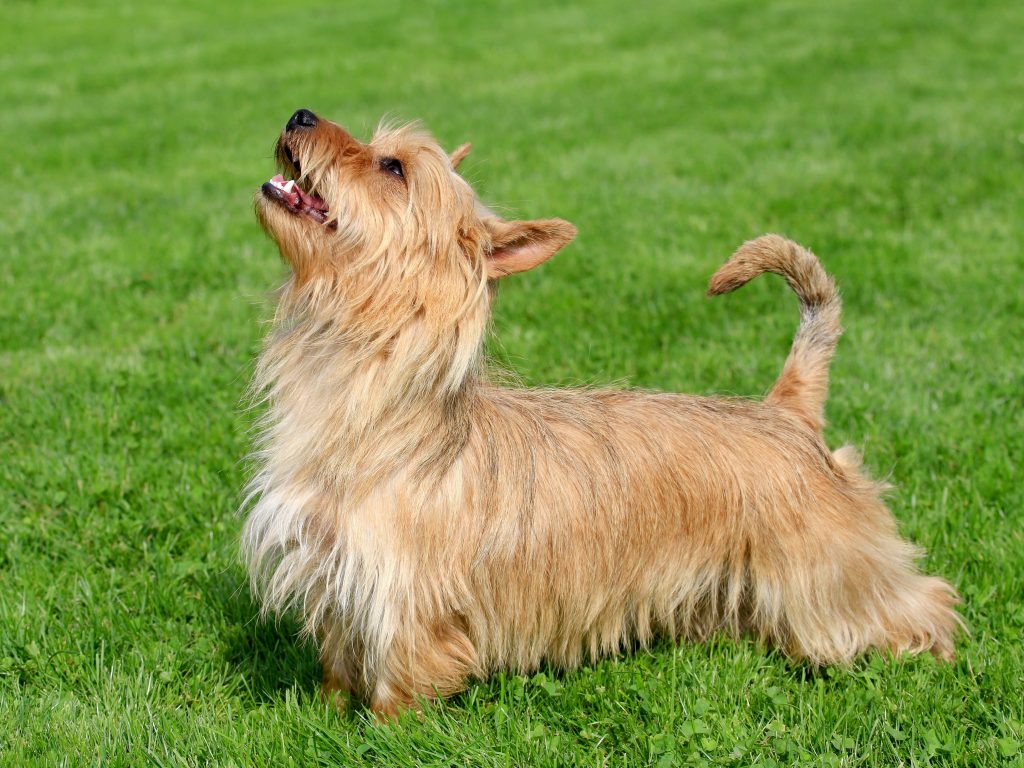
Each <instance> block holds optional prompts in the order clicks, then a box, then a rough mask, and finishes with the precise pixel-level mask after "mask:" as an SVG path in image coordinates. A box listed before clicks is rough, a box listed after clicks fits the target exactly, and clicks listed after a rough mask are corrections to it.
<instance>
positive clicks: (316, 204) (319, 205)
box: [295, 185, 327, 211]
mask: <svg viewBox="0 0 1024 768" xmlns="http://www.w3.org/2000/svg"><path fill="white" fill-rule="evenodd" d="M295 191H296V192H298V193H299V197H301V198H302V203H303V205H305V206H306V207H307V208H313V209H314V210H317V211H326V210H327V204H326V203H325V202H324V201H323V200H321V199H320V198H319V197H317V196H316V195H307V194H306V193H305V192H303V191H302V190H301V189H299V187H298V185H296V186H295Z"/></svg>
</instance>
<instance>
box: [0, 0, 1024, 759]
mask: <svg viewBox="0 0 1024 768" xmlns="http://www.w3.org/2000/svg"><path fill="white" fill-rule="evenodd" d="M351 5H352V7H349V8H345V7H342V6H341V5H337V6H335V5H332V4H315V5H306V6H304V7H299V6H298V5H297V4H282V3H270V2H266V0H254V2H250V3H245V4H242V3H238V4H237V6H236V7H231V6H230V5H228V4H227V3H223V2H217V1H216V0H204V2H198V1H192V2H178V3H158V4H148V5H147V4H126V3H121V2H109V1H102V2H101V1H96V2H88V3H86V2H81V1H79V2H75V3H56V2H49V1H41V2H30V1H29V0H9V1H8V2H5V3H4V4H3V5H2V7H0V22H2V23H0V44H2V48H3V51H4V55H3V57H2V58H0V104H2V105H3V109H2V111H0V146H2V147H4V149H5V150H6V174H5V175H6V182H5V183H4V184H3V186H2V188H0V210H2V211H3V215H2V217H0V763H2V764H3V765H11V766H21V765H41V766H43V765H45V766H51V765H69V766H70V765H96V766H126V765H157V766H185V765H223V766H241V765H260V766H263V765H268V766H269V765H274V766H288V765H315V764H321V765H361V764H367V765H481V766H482V765H495V766H505V765H509V766H528V765H529V766H532V765H577V764H578V765H616V766H618V765H629V766H639V765H652V764H653V765H658V766H668V765H736V766H747V765H764V766H771V765H776V766H789V765H815V766H840V765H843V766H846V765H850V766H854V765H857V766H881V765H905V766H924V765H935V766H997V765H998V766H1006V765H1010V766H1012V765H1021V764H1024V746H1022V743H1024V697H1022V696H1021V680H1022V678H1024V651H1022V646H1021V637H1022V630H1024V593H1022V586H1021V585H1022V577H1021V574H1022V573H1024V533H1022V531H1024V526H1022V525H1021V510H1022V508H1024V491H1022V488H1024V483H1022V479H1021V461H1022V456H1024V362H1022V361H1024V292H1022V289H1021V286H1022V284H1024V256H1022V254H1021V246H1020V243H1021V242H1022V240H1024V217H1022V216H1021V212H1022V211H1024V172H1022V168H1024V132H1022V131H1024V128H1022V126H1024V101H1022V100H1021V99H1020V98H1018V97H1019V94H1020V93H1021V89H1022V87H1024V66H1021V63H1022V61H1024V34H1022V31H1024V6H1022V5H1021V4H1020V3H1019V2H1015V1H1014V0H997V1H993V2H988V1H986V2H978V3H966V2H964V3H952V2H938V3H935V2H924V1H923V0H908V1H907V2H903V3H894V2H884V1H883V0H841V1H839V2H834V3H828V4H821V3H812V2H796V1H794V0H785V1H784V2H780V3H772V4H766V3H761V2H754V0H726V2H720V3H711V2H701V3H696V2H689V3H686V4H681V3H678V2H674V0H660V1H659V2H651V3H645V4H643V5H642V6H637V7H636V8H634V9H632V10H626V9H625V7H624V6H622V5H621V4H618V3H612V2H608V1H605V0H602V1H601V2H595V3H588V4H586V5H582V4H580V5H563V4H559V5H558V6H557V7H551V6H552V5H553V4H549V3H541V2H534V1H533V0H530V2H525V1H524V2H518V3H515V4H509V3H498V4H493V5H492V4H489V3H475V4H455V3H452V4H450V5H448V4H445V3H441V2H426V3H420V4H416V5H415V6H412V5H409V6H408V7H404V6H401V5H399V4H398V3H395V2H390V1H388V0H384V1H382V2H376V3H362V4H351ZM299 106H308V107H311V108H313V109H315V110H317V111H320V112H323V113H324V114H327V115H329V116H332V117H336V118H338V119H339V120H342V121H343V122H345V123H346V124H347V125H349V126H350V127H352V128H353V129H354V130H356V131H357V132H362V133H364V135H365V132H366V131H367V130H368V129H370V128H372V126H373V125H374V124H375V122H376V121H377V119H378V118H379V117H380V116H381V115H383V114H385V113H388V114H391V115H393V116H397V117H401V118H407V117H420V118H423V119H424V121H425V122H426V124H427V125H428V126H429V127H430V128H431V129H432V130H433V131H434V132H435V133H436V134H437V135H438V136H439V137H440V138H441V140H442V141H443V142H444V143H446V144H447V145H448V146H454V145H456V144H457V143H459V142H462V141H465V140H471V141H473V142H474V143H475V145H476V150H475V152H474V155H473V156H471V158H470V159H469V160H468V161H467V162H466V164H465V166H464V167H465V169H466V174H467V175H468V177H469V178H470V179H472V180H473V181H474V182H475V183H476V184H477V186H478V189H479V190H480V191H481V193H482V195H483V196H484V198H485V199H487V200H489V201H492V202H494V203H499V204H502V205H505V206H507V207H508V210H510V211H511V212H514V213H516V214H518V215H521V216H547V215H559V216H564V217H566V218H568V219H570V220H572V221H574V222H575V223H576V224H578V225H579V227H580V231H581V234H580V237H579V239H578V241H577V243H576V244H575V245H573V246H572V247H571V248H570V249H568V250H567V251H566V252H565V253H563V254H561V255H560V256H559V257H558V258H556V259H555V260H554V261H552V262H551V263H550V264H549V265H547V266H545V267H544V268H542V269H541V270H538V271H537V272H536V273H533V274H530V275H526V276H523V277H522V278H516V279H512V280H509V281H507V285H506V286H505V288H504V290H503V292H502V296H501V300H500V302H499V305H498V307H497V315H496V321H495V325H496V331H497V340H496V341H495V342H494V343H493V345H492V346H493V350H494V353H495V355H496V356H497V357H498V358H500V359H501V360H503V361H505V362H507V363H508V364H510V365H512V366H513V367H514V368H516V369H517V370H518V371H519V372H520V373H521V374H522V376H523V378H524V379H526V380H527V381H529V382H531V383H570V382H578V381H588V382H618V381H622V380H627V381H629V382H630V383H631V384H632V385H635V386H641V387H654V388H662V389H672V390H684V391H695V392H734V393H742V394H750V395H757V394H760V393H761V392H763V391H764V390H765V389H766V388H767V387H768V386H769V384H770V383H771V381H772V380H773V378H774V376H775V375H776V374H777V372H778V370H779V369H780V366H781V364H782V361H783V358H784V356H785V353H786V349H787V347H788V345H789V340H790V338H791V336H792V333H793V331H794V329H795V327H796V322H797V313H796V302H795V300H794V299H793V297H792V296H791V295H789V294H788V292H787V291H786V290H785V288H784V287H783V286H782V285H781V283H780V282H779V281H777V280H768V279H763V280H760V281H757V282H756V283H755V284H752V285H751V286H749V287H748V288H745V289H744V290H743V291H741V292H740V293H738V294H736V295H734V296H729V297H727V298H724V299H720V300H715V301H710V300H706V299H704V298H703V297H702V292H703V288H704V285H705V281H706V279H707V278H708V277H709V276H710V274H711V273H712V271H713V270H714V269H715V267H716V266H717V265H718V264H719V263H720V262H721V261H722V260H723V259H724V258H725V257H726V256H727V255H728V254H729V253H730V252H731V250H732V249H733V248H734V247H735V246H736V245H737V244H738V243H740V242H741V241H742V240H744V239H746V238H748V237H750V236H753V235H756V234H759V233H761V232H764V231H771V230H778V231H783V232H785V233H787V234H789V235H790V236H792V237H794V238H796V239H798V240H800V241H802V242H804V243H806V244H808V245H810V246H812V247H813V248H814V249H815V250H816V251H817V252H818V253H819V254H820V255H821V256H822V258H823V260H824V261H825V263H826V265H827V266H828V268H829V269H830V271H832V272H833V273H834V274H835V275H836V277H837V279H838V280H839V283H840V285H841V286H842V288H843V291H844V296H845V307H846V309H845V324H846V327H847V329H848V330H847V334H846V336H845V337H844V339H843V342H842V344H841V345H840V349H839V353H838V357H837V359H836V362H835V365H834V368H833V374H834V375H833V385H832V396H831V400H830V403H829V417H830V420H831V426H830V427H829V433H828V436H829V439H830V441H831V442H832V443H833V444H834V445H838V444H840V443H842V442H846V441H848V442H852V443H854V444H856V445H858V446H859V447H861V448H862V449H863V450H864V452H865V454H866V460H867V462H868V464H869V465H870V467H871V468H872V470H873V472H874V473H875V474H876V475H879V476H883V477H887V478H889V479H890V480H891V481H892V482H893V483H894V484H895V485H896V490H895V491H894V493H893V496H892V507H893V510H894V513H895V514H896V516H897V517H898V519H899V520H900V523H901V526H902V528H903V530H904V531H905V532H906V534H907V535H908V536H910V537H912V538H913V539H914V540H916V541H917V542H919V543H920V544H921V545H922V546H924V547H925V548H926V549H927V551H928V555H927V557H926V559H925V567H926V569H927V570H929V571H932V572H936V573H939V574H942V575H944V576H946V577H947V578H949V579H951V580H952V581H953V582H954V583H956V584H957V586H958V587H959V589H960V590H961V591H962V593H963V596H964V605H963V615H964V617H965V618H966V621H967V623H968V624H969V626H970V628H971V633H972V634H971V636H970V638H965V639H964V641H963V643H962V646H961V651H960V654H959V657H958V659H957V661H956V662H955V663H954V664H952V665H939V664H936V663H935V662H933V661H932V660H931V659H929V658H916V659H901V660H897V661H895V662H892V663H887V662H885V661H884V660H883V659H881V658H880V657H877V656H874V657H868V658H865V659H863V660H862V661H859V662H857V663H856V664H854V665H853V666H852V667H851V668H848V669H824V670H819V671H815V670H811V669H807V668H804V667H802V666H800V665H798V664H792V663H790V662H788V661H786V660H785V659H784V658H783V657H782V656H780V655H779V654H778V653H775V652H773V651H771V650H768V649H764V648H761V647H758V646H757V645H756V644H755V643H753V642H733V641H727V640H725V639H721V640H718V641H716V642H712V643H710V644H705V645H684V646H681V647H674V646H673V645H671V644H669V643H664V642H663V643H661V644H658V645H657V646H656V647H654V648H652V649H651V650H650V651H642V652H637V653H636V654H634V655H632V656H629V657H622V658H617V659H610V660H607V661H604V662H602V663H600V664H598V665H596V666H591V667H586V668H583V669H580V670H577V671H573V672H568V673H564V674H563V673H558V672H555V671H552V670H544V671H542V672H541V673H539V674H538V675H536V676H533V677H528V678H524V677H518V676H513V675H499V676H497V677H495V678H493V679H492V680H490V681H488V682H483V683H479V684H476V685H473V686H472V687H471V688H470V689H469V691H468V692H467V693H466V694H464V695H462V696H460V697H457V698H456V699H454V700H452V701H449V702H447V703H444V704H441V705H438V706H436V707H434V708H431V709H430V710H428V711H427V712H426V713H425V714H424V716H423V717H422V718H420V719H417V718H415V717H412V718H408V719H405V720H403V721H401V722H400V723H398V724H397V725H395V726H393V727H381V726H378V725H375V724H374V723H373V722H371V721H370V720H369V719H368V718H367V715H366V713H365V711H364V710H362V709H359V708H354V709H352V710H351V711H349V712H348V713H347V714H344V715H338V714H336V713H334V712H333V711H330V710H328V709H327V708H325V707H324V706H323V705H322V704H321V703H320V702H319V701H318V700H317V698H316V689H317V684H318V669H317V666H316V660H315V654H314V652H313V650H312V649H311V648H309V647H308V646H307V645H304V644H302V643H301V642H299V641H297V640H296V638H295V634H294V632H295V624H294V622H292V621H290V620H284V621H282V622H280V623H264V622H261V621H259V620H258V619H257V610H256V608H255V606H254V605H253V603H252V602H251V600H250V597H249V593H248V589H247V586H246V582H245V576H244V573H243V570H242V568H241V567H240V564H239V559H238V554H237V541H238V535H239V529H240V525H241V523H240V520H239V518H238V517H237V516H236V514H235V510H236V507H237V505H238V502H239V488H240V486H241V484H242V482H243V474H244V468H243V465H242V463H241V460H242V458H243V457H244V455H245V452H246V446H247V434H246V430H247V428H248V427H249V425H250V424H251V419H252V416H251V414H249V413H247V412H245V410H244V409H243V407H242V405H241V402H240V398H241V396H242V392H243V389H244V387H245V383H246V380H247V378H248V375H249V371H250V370H251V361H252V359H253V357H254V354H255V351H256V350H257V348H258V344H259V338H260V335H261V333H262V332H263V330H264V327H265V326H264V322H265V321H266V319H267V318H268V316H269V300H268V298H267V295H268V294H267V291H268V289H270V288H271V287H272V286H274V285H275V284H276V283H278V282H279V281H280V280H281V277H282V274H283V267H282V266H281V265H280V264H279V262H278V260H277V258H276V255H275V252H274V249H273V247H272V245H271V244H270V243H269V242H268V241H266V240H265V238H264V237H263V236H262V235H261V234H260V232H259V230H258V227H257V225H256V223H255V221H254V218H253V216H252V213H251V205H250V198H251V195H252V192H253V190H254V189H255V187H256V186H257V185H258V184H259V183H261V182H262V181H264V180H265V179H266V178H267V177H268V176H269V175H270V174H271V173H272V163H271V153H270V147H271V144H272V141H273V139H274V137H275V135H276V132H277V131H278V130H279V129H280V126H281V125H282V123H283V122H284V120H285V119H286V118H287V117H288V115H289V114H290V113H291V111H292V110H294V109H295V108H296V107H299Z"/></svg>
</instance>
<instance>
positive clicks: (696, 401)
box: [244, 113, 960, 714]
mask: <svg viewBox="0 0 1024 768" xmlns="http://www.w3.org/2000/svg"><path fill="white" fill-rule="evenodd" d="M297 114H298V113H297ZM468 150H469V147H468V145H467V146H464V147H460V148H459V150H457V151H456V153H453V155H452V156H451V157H449V156H447V155H446V154H445V153H444V152H443V151H442V150H441V148H440V147H439V146H438V144H437V143H436V141H434V139H432V138H431V137H430V136H429V135H427V134H425V133H423V132H422V131H420V130H419V129H418V128H416V127H415V126H413V127H409V126H407V127H403V128H397V129H392V128H387V127H385V128H381V129H379V130H378V131H377V133H376V134H375V136H374V137H373V139H372V141H370V142H369V143H368V144H363V143H361V142H359V141H357V140H356V139H354V138H353V137H352V136H351V135H350V134H348V133H347V132H346V131H345V130H344V129H342V128H341V127H340V126H338V125H336V124H334V123H330V122H328V121H325V120H323V119H317V121H316V123H315V125H313V126H306V125H296V126H293V125H292V123H289V128H288V129H286V131H285V132H284V133H283V134H282V136H281V138H280V140H279V142H278V161H279V164H280V166H281V169H282V171H283V172H284V173H285V174H287V175H291V176H293V177H295V178H296V179H297V180H298V182H299V184H300V186H301V187H302V188H303V189H305V190H307V191H308V192H310V193H315V194H317V195H319V197H321V198H322V199H323V202H324V203H325V204H326V207H327V209H328V211H329V213H328V215H327V219H326V221H324V222H320V221H317V220H314V219H313V218H312V217H310V216H307V215H304V214H303V213H301V212H300V213H296V212H294V211H292V210H289V209H288V208H287V207H286V206H283V205H281V204H280V203H279V202H278V201H275V200H274V199H273V196H272V195H268V194H267V193H265V192H264V193H260V194H259V195H258V196H257V213H258V216H259V219H260V221H261V222H262V224H263V226H264V228H265V229H266V231H267V232H268V233H269V234H270V236H271V237H272V238H273V239H274V240H275V241H276V242H277V244H278V246H279V248H280V251H281V253H282V255H283V257H284V258H285V259H286V260H287V262H288V263H289V264H290V265H291V267H292V274H291V276H290V278H289V280H288V282H287V284H286V285H285V286H284V288H283V289H282V291H281V294H280V301H279V304H278V308H277V314H276V318H275V324H274V328H273V331H272V332H271V333H270V335H269V337H268V339H267V341H266V345H265V348H264V350H263V353H262V355H261V357H260V360H259V364H258V367H257V370H256V374H255V379H254V382H253V391H254V393H256V394H257V396H258V397H260V398H263V399H265V401H266V404H267V410H266V416H265V418H264V421H263V423H262V431H261V438H260V439H259V442H258V445H257V448H256V451H255V458H256V464H257V469H256V472H255V474H254V476H253V478H252V481H251V483H250V486H249V503H250V505H251V509H250V512H249V516H248V519H247V522H246V526H245V532H244V551H245V554H246V558H247V561H248V563H249V565H250V569H251V573H252V577H253V583H254V586H255V588H256V589H257V591H258V593H259V595H260V597H261V600H262V603H263V605H264V607H265V609H267V610H271V611H281V610H284V609H287V608H289V607H291V608H294V609H296V610H297V612H298V613H299V614H300V615H301V617H302V619H303V622H304V627H305V630H306V631H307V632H308V633H309V634H310V635H311V636H313V637H314V638H315V639H316V641H317V643H318V647H319V650H320V654H321V658H322V661H323V666H324V687H325V690H326V691H332V690H343V691H352V692H354V693H355V694H357V695H360V696H363V697H365V698H366V699H368V700H369V702H370V704H371V706H372V707H373V709H374V710H375V711H377V712H379V713H384V714H391V713H394V712H396V711H398V710H400V709H402V708H405V707H408V706H410V705H414V704H415V701H416V700H417V698H418V697H427V698H430V697H434V696H438V695H440V696H447V695H450V694H452V693H455V692H457V691H459V690H461V689H463V688H464V687H465V686H466V684H467V681H468V680H469V679H470V678H473V677H481V676H484V675H487V674H488V673H489V672H491V671H493V670H496V669H513V670H518V671H527V670H530V669H533V668H535V667H536V666H537V665H538V664H539V663H540V662H541V660H542V659H546V660H547V661H549V662H551V663H553V664H556V665H559V666H566V667H567V666H572V665H576V664H579V663H581V662H583V661H589V660H593V659H596V658H598V657H599V656H601V655H604V654H609V653H614V652H616V651H617V650H619V649H621V648H623V647H626V646H628V645H630V644H633V643H640V644H645V643H647V642H648V641H649V640H650V639H651V637H652V636H653V635H654V634H655V633H664V634H667V635H671V636H683V637H688V638H698V639H699V638H704V637H707V636H708V635H709V634H710V633H713V632H716V631H719V630H726V631H729V632H732V633H735V634H739V633H751V634H753V635H755V636H757V637H759V638H762V639H764V640H765V641H768V642H771V643H774V644H776V645H777V646H778V647H780V648H782V649H783V650H784V651H785V652H786V653H788V654H790V655H792V656H793V657H796V658H802V659H807V660H809V661H810V662H812V663H815V664H828V663H835V662H845V661H848V660H850V659H851V658H853V657H854V656H855V655H856V654H858V653H860V652H862V651H864V650H866V649H869V648H880V649H885V650H888V651H891V652H894V653H895V652H900V651H909V652H914V653H916V652H920V651H931V652H932V653H935V654H936V655H938V656H940V657H942V658H951V657H952V654H953V642H954V637H955V634H956V631H957V629H958V626H959V623H960V620H959V618H958V616H957V614H956V613H955V612H954V610H953V605H954V604H955V603H956V602H957V599H956V593H955V592H954V590H953V588H952V587H951V586H950V585H949V584H948V583H946V582H945V581H943V580H942V579H939V578H935V577H928V576H924V575H922V574H920V573H919V572H918V571H917V569H916V568H915V565H914V561H915V559H916V557H917V556H918V551H917V550H916V549H915V548H914V547H913V546H911V545H910V544H908V543H907V542H905V541H903V540H902V539H901V538H899V536H898V535H897V532H896V525H895V523H894V521H893V518H892V516H891V514H890V513H889V511H888V509H887V508H886V506H885V505H884V503H883V502H882V500H881V492H882V490H883V488H882V486H881V485H880V484H878V483H876V482H873V481H872V480H870V479H869V478H868V477H867V476H866V475H865V474H864V473H863V471H862V470H861V468H860V463H859V460H858V458H857V456H856V453H855V452H854V451H853V450H852V449H851V448H848V447H847V448H843V449H840V450H839V451H836V452H835V453H832V452H831V451H830V450H829V449H828V448H827V446H826V445H825V443H824V441H823V439H822V436H821V427H822V424H823V405H824V401H825V394H826V388H827V378H828V363H829V360H830V358H831V356H832V352H833V350H834V347H835V344H836V341H837V339H838V337H839V334H840V327H839V306H840V305H839V298H838V295H837V293H836V290H835V287H834V285H833V283H832V281H831V280H830V279H829V278H828V277H827V276H826V275H825V272H824V271H823V270H822V268H821V265H820V264H819V263H818V260H817V259H816V258H815V256H814V255H813V254H811V253H810V251H807V250H805V249H803V248H801V247H800V246H798V245H796V244H794V243H792V242H789V241H787V240H784V239H783V238H781V237H778V236H776V235H768V236H765V237H761V238H758V239H757V240H754V241H751V242H748V243H746V244H744V245H743V246H742V247H741V248H740V249H739V251H737V253H736V254H735V255H734V256H733V257H732V259H730V260H729V261H728V262H727V263H726V264H725V265H724V266H723V267H722V268H721V269H720V270H719V271H718V272H717V273H716V274H715V276H714V278H713V279H712V281H711V289H710V292H711V293H722V292H725V291H730V290H733V289H735V288H737V287H739V286H741V285H743V284H744V283H746V282H747V281H748V280H750V279H752V278H753V277H755V276H756V275H758V274H760V273H762V272H765V271H771V272H776V273H778V274H781V275H782V276H783V277H785V279H786V280H787V282H788V283H789V285H790V287H791V288H792V289H793V290H794V291H795V293H796V294H797V296H798V297H799V299H800V302H801V311H802V320H801V324H800V329H799V331H798V332H797V335H796V339H795V341H794V344H793V349H792V351H791V353H790V356H789V359H788V360H787V361H786V364H785V367H784V368H783V372H782V375H781V376H780V378H779V380H778V382H777V383H776V384H775V386H774V388H773V389H772V390H771V393H770V394H769V395H768V396H767V398H766V399H765V400H764V401H763V402H756V401H751V400H746V399H739V398H728V399H720V398H706V397H694V396H688V395H678V394H656V393H646V392H631V391H602V390H589V389H583V390H556V389H552V390H545V389H539V390H538V389H522V388H502V387H498V386H495V385H493V384H492V383H490V382H489V380H488V379H487V377H486V373H485V360H484V356H483V352H482V342H483V339H484V335H485V333H486V331H487V328H488V320H489V316H490V303H491V300H492V298H493V295H494V285H495V281H496V279H497V278H499V277H501V276H503V275H505V274H510V273H514V272H519V271H522V270H524V269H529V268H531V267H533V266H536V265H537V264H540V263H542V262H543V261H545V260H546V259H547V258H549V257H550V256H552V255H553V254H554V253H555V252H556V251H558V250H559V249H560V248H561V247H562V246H564V245H565V244H566V243H568V242H569V241H570V240H571V239H572V238H573V236H574V235H575V229H574V228H573V227H572V225H570V224H568V223H567V222H564V221H561V220H559V219H551V220H544V221H534V222H510V221H504V220H502V219H500V218H498V217H497V216H495V215H494V214H493V213H491V212H490V211H489V210H488V209H487V208H485V207H484V206H483V205H482V204H481V203H480V202H479V201H478V200H477V198H476V196H475V194H474V192H473V190H472V189H471V188H470V186H469V185H468V184H467V183H466V182H465V180H463V179H462V178H461V177H460V176H459V175H458V173H457V171H456V167H457V165H458V161H459V160H461V159H462V157H464V156H465V154H466V153H468ZM395 162H398V163H400V164H401V165H400V170H401V171H402V172H401V173H398V172H397V170H396V168H395ZM389 169H390V170H389Z"/></svg>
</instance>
